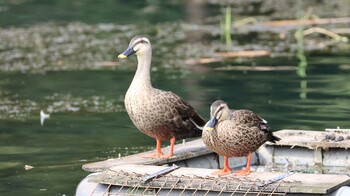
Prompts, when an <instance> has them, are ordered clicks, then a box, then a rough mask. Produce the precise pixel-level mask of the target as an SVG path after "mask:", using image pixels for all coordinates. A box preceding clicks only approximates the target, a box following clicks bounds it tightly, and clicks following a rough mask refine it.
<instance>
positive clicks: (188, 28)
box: [0, 1, 350, 119]
mask: <svg viewBox="0 0 350 196" xmlns="http://www.w3.org/2000/svg"><path fill="white" fill-rule="evenodd" d="M272 2H274V1H264V2H260V1H256V2H255V1H254V2H253V3H252V2H250V3H247V2H244V1H242V2H240V1H239V2H237V1H235V2H231V3H230V4H225V5H221V3H220V2H215V1H213V2H211V3H212V5H213V4H214V5H216V6H217V5H218V10H223V12H222V13H221V14H220V11H218V12H217V14H218V16H207V17H206V18H203V19H202V20H203V21H204V22H203V24H191V23H186V22H167V23H157V24H153V25H138V26H136V25H132V24H130V25H118V24H113V23H99V24H87V23H82V22H67V23H55V22H46V23H40V24H36V25H30V26H18V27H8V28H1V29H0V51H1V52H0V71H3V72H18V71H19V72H22V73H27V72H29V73H45V72H48V71H62V70H82V69H83V70H88V69H111V68H112V69H114V68H115V67H118V66H120V65H122V62H118V61H117V59H116V54H118V52H120V51H121V50H122V49H123V48H125V46H126V45H127V44H128V43H127V40H130V38H131V37H132V36H133V35H135V34H141V33H143V34H147V35H149V36H150V37H151V39H152V40H155V41H153V42H152V43H153V47H154V48H156V50H154V56H155V58H154V60H153V61H154V64H155V65H156V66H153V71H154V72H156V71H157V70H160V69H163V70H165V69H166V68H169V67H172V68H176V69H181V70H189V69H192V68H193V66H189V65H195V66H198V65H201V64H208V65H209V66H211V65H213V66H214V67H215V68H216V69H217V70H226V71H229V70H239V71H251V70H254V71H266V70H269V71H271V70H276V71H283V70H296V71H297V75H298V76H299V77H301V79H302V80H301V82H300V88H301V93H300V97H301V98H306V92H307V81H306V80H305V79H306V76H307V74H306V70H307V65H308V62H307V56H309V55H313V54H327V55H335V56H342V55H343V56H346V54H347V53H348V51H349V50H350V43H349V41H348V39H349V37H350V33H349V29H348V28H346V27H347V26H348V25H349V24H350V18H349V17H340V16H338V17H337V18H321V17H322V16H323V15H322V14H323V13H320V12H317V13H315V14H314V13H313V11H312V9H308V10H307V11H306V12H305V13H306V14H305V15H304V16H303V17H302V16H301V15H300V14H299V16H297V17H296V18H295V19H292V18H288V17H287V16H286V15H284V14H285V13H284V12H281V10H282V9H284V8H285V5H280V8H278V7H277V5H275V4H273V3H272ZM298 2H299V4H301V2H300V1H298ZM275 3H276V2H275ZM237 4H239V5H240V6H237ZM277 4H279V3H277ZM157 6H159V5H158V4H154V5H153V4H152V5H149V6H148V8H149V11H148V12H147V13H146V12H145V13H144V14H150V13H152V12H153V11H152V10H153V9H150V8H154V9H155V8H156V7H157ZM310 6H311V5H310ZM313 6H316V7H317V6H318V7H320V6H319V5H318V4H317V5H313ZM302 7H303V6H301V5H297V6H295V8H293V9H290V10H288V12H289V13H293V12H294V13H295V12H298V13H302V12H303V10H302ZM274 9H275V10H274ZM279 9H280V10H279ZM155 10H156V9H155ZM316 14H321V16H320V17H318V16H316ZM324 15H325V14H324ZM326 16H328V15H326ZM305 29H306V30H305ZM189 35H191V36H189ZM305 36H307V37H305ZM220 37H221V38H220ZM220 39H221V40H220ZM196 40H200V41H196ZM254 57H259V58H260V59H264V60H263V61H264V62H269V61H274V60H273V59H274V58H291V59H297V60H299V63H298V66H297V67H296V66H295V65H283V66H280V65H274V64H273V63H270V64H269V63H268V64H259V63H257V62H256V61H255V60H254V59H253V58H254ZM164 59H167V60H166V61H164ZM340 66H343V67H346V65H340ZM120 67H121V66H120ZM123 69H128V68H123ZM183 72H184V73H187V72H188V71H183ZM0 91H2V92H3V91H4V89H0ZM5 92H6V91H5ZM16 96H18V95H11V93H8V92H7V93H4V92H3V93H2V96H1V98H0V104H1V107H0V118H2V119H4V118H21V117H23V116H25V114H29V113H31V112H38V111H39V110H40V108H43V107H44V108H46V110H48V111H49V112H63V111H73V112H74V111H78V110H85V111H89V110H91V111H94V112H111V111H119V110H121V106H120V103H115V102H114V101H111V100H109V99H107V98H103V97H97V98H96V97H90V98H81V97H74V96H72V95H70V94H58V95H57V94H56V95H53V96H50V97H46V98H45V99H44V101H45V102H47V104H46V105H42V104H40V103H38V102H37V101H32V100H28V99H22V101H18V99H17V97H16ZM39 107H40V108H39Z"/></svg>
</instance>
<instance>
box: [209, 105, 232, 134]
mask: <svg viewBox="0 0 350 196" xmlns="http://www.w3.org/2000/svg"><path fill="white" fill-rule="evenodd" d="M229 115H230V109H229V107H228V106H227V103H226V102H224V101H222V100H216V101H215V102H214V103H212V104H211V106H210V120H209V121H208V122H207V124H205V126H204V130H205V131H212V130H214V128H215V125H216V124H217V123H218V122H221V121H223V120H227V119H229Z"/></svg>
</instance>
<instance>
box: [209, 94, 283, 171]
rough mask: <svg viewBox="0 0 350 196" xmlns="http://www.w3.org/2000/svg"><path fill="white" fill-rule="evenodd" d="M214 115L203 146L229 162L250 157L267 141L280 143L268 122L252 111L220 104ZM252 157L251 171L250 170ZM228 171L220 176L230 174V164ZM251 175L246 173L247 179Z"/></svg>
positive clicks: (218, 103)
mask: <svg viewBox="0 0 350 196" xmlns="http://www.w3.org/2000/svg"><path fill="white" fill-rule="evenodd" d="M210 115H211V120H210V121H209V122H208V123H207V124H206V125H205V127H204V130H203V134H202V138H203V142H204V143H205V144H206V145H207V146H208V148H209V149H211V150H213V151H214V152H216V153H218V154H219V155H222V156H225V159H227V157H242V156H249V157H250V154H251V153H252V152H254V151H256V150H257V149H258V148H259V147H260V146H261V145H262V144H264V143H265V142H266V141H270V142H273V143H275V142H276V141H278V140H280V139H279V138H278V137H276V136H274V135H273V133H272V132H271V131H270V130H269V128H268V125H267V122H266V121H265V120H264V119H262V118H261V117H259V116H257V115H255V114H254V113H253V112H252V111H249V110H230V109H229V107H228V106H227V104H226V103H225V102H224V101H222V100H217V101H215V102H214V103H213V104H212V105H211V108H210ZM249 157H248V159H249V160H248V162H249V165H248V164H247V168H250V158H249ZM225 161H226V160H225ZM224 169H225V170H226V171H225V172H223V171H222V172H219V173H218V174H227V173H230V172H229V171H228V170H229V168H228V165H227V164H225V168H224ZM249 172H250V169H249ZM249 172H248V171H247V170H245V171H244V172H242V175H247V174H249Z"/></svg>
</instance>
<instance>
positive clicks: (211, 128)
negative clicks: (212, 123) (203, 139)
mask: <svg viewBox="0 0 350 196" xmlns="http://www.w3.org/2000/svg"><path fill="white" fill-rule="evenodd" d="M205 130H206V131H212V130H214V127H205Z"/></svg>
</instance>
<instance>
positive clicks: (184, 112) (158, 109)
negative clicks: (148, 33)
mask: <svg viewBox="0 0 350 196" xmlns="http://www.w3.org/2000/svg"><path fill="white" fill-rule="evenodd" d="M132 54H136V56H137V61H138V64H137V70H136V73H135V75H134V78H133V80H132V82H131V84H130V86H129V89H128V91H127V92H126V95H125V99H124V104H125V108H126V111H127V113H128V115H129V117H130V119H131V121H132V122H133V123H134V125H135V126H136V127H137V128H138V129H139V130H140V131H141V132H143V133H144V134H146V135H148V136H150V137H152V138H154V139H156V141H157V147H156V152H155V153H154V154H150V155H146V156H145V157H151V158H169V157H172V156H173V154H174V144H175V141H176V140H178V139H184V138H191V137H200V136H201V135H202V130H200V129H199V128H197V127H199V126H204V125H205V121H204V120H203V119H202V117H201V116H200V115H199V114H198V113H197V112H196V111H195V110H194V109H193V107H192V106H190V105H189V104H188V103H186V102H185V101H184V100H183V99H181V97H179V96H177V95H176V94H174V93H172V92H170V91H163V90H160V89H156V88H153V87H152V84H151V75H150V68H151V59H152V47H151V43H150V41H149V39H148V38H147V37H145V36H140V35H139V36H135V37H134V38H132V39H131V41H130V43H129V46H128V48H127V49H126V50H125V51H124V52H123V53H122V54H120V55H119V56H118V58H120V59H123V58H127V57H129V56H130V55H132ZM164 140H170V150H169V153H168V154H167V155H164V154H163V152H162V150H161V143H162V141H164Z"/></svg>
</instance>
